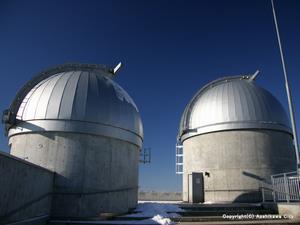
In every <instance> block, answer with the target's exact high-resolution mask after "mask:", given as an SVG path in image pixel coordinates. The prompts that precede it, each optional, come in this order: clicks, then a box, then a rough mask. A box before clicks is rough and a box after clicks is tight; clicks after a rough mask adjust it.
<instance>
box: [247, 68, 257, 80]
mask: <svg viewBox="0 0 300 225" xmlns="http://www.w3.org/2000/svg"><path fill="white" fill-rule="evenodd" d="M258 74H259V70H256V72H255V73H254V74H253V75H251V76H250V78H249V81H254V80H255V78H256V77H257V76H258Z"/></svg>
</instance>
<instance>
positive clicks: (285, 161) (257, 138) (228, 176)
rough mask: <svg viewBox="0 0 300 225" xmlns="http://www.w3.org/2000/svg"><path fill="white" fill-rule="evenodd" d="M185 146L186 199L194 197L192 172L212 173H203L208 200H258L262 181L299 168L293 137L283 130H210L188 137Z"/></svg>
mask: <svg viewBox="0 0 300 225" xmlns="http://www.w3.org/2000/svg"><path fill="white" fill-rule="evenodd" d="M183 149H184V151H183V154H184V157H183V161H184V166H183V201H188V200H189V199H191V195H192V193H191V191H190V192H189V191H188V186H189V184H188V174H191V173H192V172H208V173H209V176H204V191H205V201H206V202H207V201H211V202H259V201H261V194H260V192H259V187H260V183H261V182H262V181H263V182H269V180H270V175H271V174H276V173H282V172H290V171H295V168H296V166H295V165H296V159H295V153H294V150H293V142H292V138H291V136H290V135H289V134H287V133H284V132H278V131H271V130H238V131H223V132H214V133H207V134H203V135H199V136H195V137H192V138H189V139H187V140H185V141H184V142H183ZM188 192H189V193H188ZM188 194H189V195H190V197H189V196H188Z"/></svg>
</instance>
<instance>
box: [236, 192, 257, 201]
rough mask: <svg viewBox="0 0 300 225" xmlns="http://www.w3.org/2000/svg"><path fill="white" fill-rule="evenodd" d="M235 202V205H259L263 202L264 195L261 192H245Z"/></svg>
mask: <svg viewBox="0 0 300 225" xmlns="http://www.w3.org/2000/svg"><path fill="white" fill-rule="evenodd" d="M233 202H235V203H258V202H262V195H261V192H260V191H249V192H245V193H243V194H241V195H239V196H238V197H236V198H235V199H234V200H233Z"/></svg>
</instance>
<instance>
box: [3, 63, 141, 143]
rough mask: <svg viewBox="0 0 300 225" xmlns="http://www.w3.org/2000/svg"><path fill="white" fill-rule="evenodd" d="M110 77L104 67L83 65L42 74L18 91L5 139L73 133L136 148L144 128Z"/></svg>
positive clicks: (67, 66)
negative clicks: (29, 134) (41, 133)
mask: <svg viewBox="0 0 300 225" xmlns="http://www.w3.org/2000/svg"><path fill="white" fill-rule="evenodd" d="M40 77H42V78H43V79H39V78H40ZM111 78H112V74H110V73H109V71H108V70H107V68H105V67H101V66H99V65H86V64H75V65H74V64H73V65H63V66H59V67H56V68H55V69H50V70H48V71H45V72H43V73H41V74H40V75H39V76H37V77H35V78H34V79H33V80H32V82H29V83H28V84H27V85H25V86H24V87H23V89H22V90H21V92H22V94H21V96H25V97H24V98H22V101H21V102H20V103H19V104H17V105H18V109H17V110H16V109H15V111H16V114H17V115H16V122H15V124H14V125H13V126H11V127H10V128H9V131H8V136H12V135H15V134H18V133H24V132H37V131H62V132H77V133H88V134H96V135H104V136H108V137H114V138H119V139H122V140H126V141H129V142H131V143H134V144H136V145H138V146H141V144H142V138H143V128H142V122H141V118H140V115H139V112H138V109H137V107H136V105H135V103H134V102H133V100H132V99H131V98H130V96H129V95H128V94H127V93H126V91H124V90H123V89H122V88H121V87H120V86H119V85H118V84H117V83H115V82H114V81H113V80H112V79H111ZM36 80H38V81H39V82H36ZM34 82H35V83H36V84H35V85H34V86H33V85H31V86H32V87H31V88H30V89H28V85H29V86H30V84H31V83H34ZM26 89H27V90H26ZM24 90H25V94H24ZM19 95H20V93H19ZM19 98H20V97H19ZM15 101H18V98H16V100H15ZM14 105H16V104H14V103H13V104H12V106H14Z"/></svg>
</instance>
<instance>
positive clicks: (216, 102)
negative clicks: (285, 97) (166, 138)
mask: <svg viewBox="0 0 300 225" xmlns="http://www.w3.org/2000/svg"><path fill="white" fill-rule="evenodd" d="M237 129H270V130H279V131H284V132H288V133H291V130H290V127H289V122H288V117H287V115H286V113H285V111H284V109H283V107H282V105H281V104H280V103H279V101H278V100H277V99H276V98H275V97H274V96H273V95H272V94H271V93H270V92H268V91H267V90H265V89H263V88H261V87H259V86H258V85H257V84H255V81H254V79H252V77H251V76H235V77H225V78H221V79H218V80H215V81H213V82H211V83H209V84H208V85H206V86H204V87H203V88H202V89H201V90H200V91H198V93H197V94H196V95H195V96H194V97H193V98H192V100H191V101H190V102H189V103H188V105H187V106H186V108H185V111H184V113H183V116H182V118H181V122H180V128H179V138H180V140H181V141H184V140H185V139H187V138H189V137H192V136H196V135H199V134H204V133H209V132H215V131H222V130H237Z"/></svg>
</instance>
